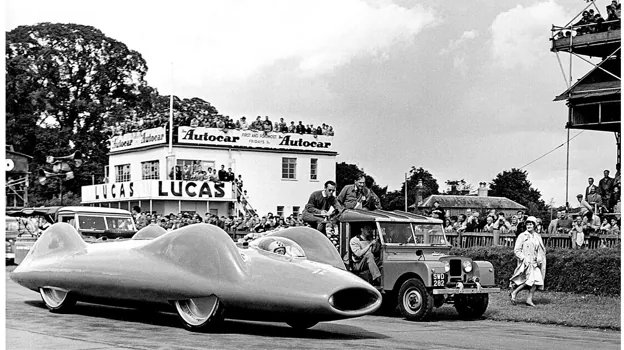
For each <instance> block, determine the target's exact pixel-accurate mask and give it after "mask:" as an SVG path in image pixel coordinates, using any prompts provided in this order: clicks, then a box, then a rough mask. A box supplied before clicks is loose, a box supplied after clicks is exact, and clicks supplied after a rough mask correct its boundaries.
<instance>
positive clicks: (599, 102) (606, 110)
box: [550, 1, 622, 205]
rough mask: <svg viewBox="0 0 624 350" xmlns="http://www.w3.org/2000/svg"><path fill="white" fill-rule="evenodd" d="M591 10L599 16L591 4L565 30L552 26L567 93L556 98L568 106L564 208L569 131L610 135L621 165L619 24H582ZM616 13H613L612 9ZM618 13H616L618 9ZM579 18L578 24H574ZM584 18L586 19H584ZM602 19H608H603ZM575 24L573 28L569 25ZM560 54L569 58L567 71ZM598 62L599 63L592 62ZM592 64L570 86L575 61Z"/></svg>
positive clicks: (552, 47)
mask: <svg viewBox="0 0 624 350" xmlns="http://www.w3.org/2000/svg"><path fill="white" fill-rule="evenodd" d="M590 9H592V10H593V9H595V11H596V12H597V13H598V14H600V10H599V9H598V7H597V6H596V4H595V3H594V1H590V2H588V4H587V6H586V7H585V8H584V9H583V10H582V11H581V12H579V14H578V15H577V16H576V17H574V18H573V19H572V20H570V22H568V23H567V24H566V25H565V26H563V27H559V26H555V25H553V26H552V29H551V32H552V35H551V38H550V40H551V43H552V46H551V49H550V50H551V51H552V52H554V53H555V54H556V56H557V60H558V62H559V67H560V68H561V73H562V74H563V77H564V80H565V82H566V87H567V89H566V90H565V91H564V92H562V93H561V94H560V95H559V96H557V97H556V98H555V101H563V100H565V101H566V105H567V106H568V121H567V122H566V125H565V127H566V128H567V129H568V152H567V157H568V162H567V166H566V205H567V204H568V203H569V201H568V173H569V153H570V152H569V149H570V148H569V147H570V146H569V140H570V129H582V130H594V131H604V132H612V133H613V134H614V136H615V142H616V147H617V156H616V164H620V163H621V132H620V130H621V129H620V128H621V126H620V121H621V119H622V117H621V100H622V95H621V86H622V84H621V80H622V79H621V53H622V50H621V48H622V38H621V34H620V31H621V29H620V27H621V20H620V19H617V20H611V21H602V20H599V21H597V22H596V21H594V20H592V19H591V18H590V19H589V20H583V19H582V18H583V16H585V13H586V12H587V13H588V12H589V10H590ZM614 10H615V9H614ZM618 11H619V9H618ZM579 18H581V20H580V21H578V22H576V21H577V20H578V19H579ZM586 18H587V17H586ZM604 18H605V19H606V18H608V17H607V16H606V15H605V16H604ZM572 23H574V24H572ZM559 53H567V54H569V67H568V72H567V74H566V70H565V69H564V66H563V64H562V62H561V57H560V56H559ZM592 58H598V59H599V60H600V61H599V62H596V61H597V60H595V59H594V60H593V61H592V60H591V59H592ZM579 60H581V61H584V62H587V63H589V64H591V66H592V69H591V70H590V71H589V72H587V73H586V74H585V75H583V76H582V77H580V78H579V79H578V80H577V81H576V82H575V83H573V80H572V79H573V76H572V65H573V63H574V62H575V61H577V62H578V61H579Z"/></svg>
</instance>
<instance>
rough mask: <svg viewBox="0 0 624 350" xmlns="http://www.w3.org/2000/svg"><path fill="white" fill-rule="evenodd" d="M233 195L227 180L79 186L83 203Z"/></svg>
mask: <svg viewBox="0 0 624 350" xmlns="http://www.w3.org/2000/svg"><path fill="white" fill-rule="evenodd" d="M233 198H235V196H234V194H233V193H232V183H231V182H220V183H215V182H211V181H171V180H143V181H130V182H118V183H112V184H101V185H92V186H84V187H83V188H82V202H83V203H99V202H111V201H112V202H116V201H124V200H138V199H155V200H157V199H172V200H204V201H208V200H210V201H223V200H231V199H233Z"/></svg>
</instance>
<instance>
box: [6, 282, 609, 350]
mask: <svg viewBox="0 0 624 350" xmlns="http://www.w3.org/2000/svg"><path fill="white" fill-rule="evenodd" d="M6 288H7V303H6V336H7V343H6V345H7V349H29V350H31V349H67V350H72V349H90V350H108V349H150V350H152V349H323V350H326V349H345V348H350V349H427V350H435V349H493V350H494V349H495V350H499V349H538V348H541V349H566V350H573V349H583V350H585V349H619V348H620V332H614V331H600V330H588V329H582V328H569V327H562V326H547V325H537V324H529V323H508V322H495V321H487V320H483V321H459V320H456V319H451V318H447V319H440V318H438V319H436V320H435V321H433V322H427V323H414V322H409V321H406V320H403V319H401V318H398V317H383V316H366V317H361V318H357V319H351V320H343V321H335V322H328V323H320V324H318V325H317V326H315V327H313V328H312V329H310V330H307V331H303V332H296V331H294V330H293V329H291V328H290V327H289V326H287V325H286V324H279V323H256V322H243V321H230V320H226V322H225V324H224V327H223V329H222V330H219V331H218V332H216V333H211V334H199V333H191V332H188V331H186V330H185V329H183V328H182V327H181V326H180V324H179V322H178V319H177V316H176V315H175V314H173V313H169V312H151V311H145V310H136V309H128V308H120V307H110V306H99V305H93V304H86V303H78V304H77V305H76V307H75V309H74V312H73V313H71V314H64V315H59V314H52V313H50V312H48V311H47V309H46V308H45V305H44V304H43V302H42V301H41V299H40V297H39V294H37V293H35V292H32V291H30V290H27V289H25V288H23V287H21V286H19V285H17V284H15V283H14V282H13V281H11V280H9V279H8V278H7V281H6ZM446 307H448V306H446Z"/></svg>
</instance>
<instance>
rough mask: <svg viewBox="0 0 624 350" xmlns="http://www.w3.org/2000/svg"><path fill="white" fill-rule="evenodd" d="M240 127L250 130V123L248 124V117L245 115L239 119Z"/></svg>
mask: <svg viewBox="0 0 624 350" xmlns="http://www.w3.org/2000/svg"><path fill="white" fill-rule="evenodd" d="M239 125H240V128H241V129H243V130H249V124H247V118H245V116H243V117H242V118H240V121H239Z"/></svg>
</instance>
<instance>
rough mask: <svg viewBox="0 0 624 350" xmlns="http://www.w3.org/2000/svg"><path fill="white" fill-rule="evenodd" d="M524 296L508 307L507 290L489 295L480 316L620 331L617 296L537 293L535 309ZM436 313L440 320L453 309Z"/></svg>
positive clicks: (445, 308)
mask: <svg viewBox="0 0 624 350" xmlns="http://www.w3.org/2000/svg"><path fill="white" fill-rule="evenodd" d="M527 293H528V292H527V290H524V291H522V292H520V293H518V298H517V300H518V303H517V304H516V305H513V304H511V301H510V297H509V291H507V290H503V291H502V292H501V293H494V294H490V304H489V306H488V310H487V311H486V312H485V314H484V315H483V317H484V318H486V319H488V320H497V321H511V322H532V323H542V324H557V325H562V326H571V327H588V328H600V329H609V330H618V331H619V330H621V328H620V327H621V325H620V323H621V320H620V308H621V300H620V298H619V297H611V296H610V297H601V296H596V295H584V294H572V293H562V292H540V291H537V292H536V293H535V297H534V298H533V303H535V305H536V306H535V307H530V306H527V305H525V304H524V301H525V300H526V297H527V295H528V294H527ZM435 311H436V312H438V313H440V314H441V315H440V316H442V317H444V316H443V315H447V316H451V314H453V313H456V311H455V308H453V307H448V306H443V307H441V308H439V309H437V310H435Z"/></svg>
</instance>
